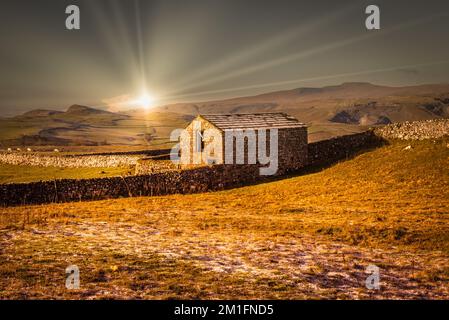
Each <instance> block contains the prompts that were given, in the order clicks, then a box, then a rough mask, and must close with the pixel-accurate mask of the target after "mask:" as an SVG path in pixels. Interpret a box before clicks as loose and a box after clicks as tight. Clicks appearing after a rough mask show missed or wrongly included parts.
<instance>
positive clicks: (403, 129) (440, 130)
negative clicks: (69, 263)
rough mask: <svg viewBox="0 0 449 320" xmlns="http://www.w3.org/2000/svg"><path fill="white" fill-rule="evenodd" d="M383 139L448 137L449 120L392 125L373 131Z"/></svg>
mask: <svg viewBox="0 0 449 320" xmlns="http://www.w3.org/2000/svg"><path fill="white" fill-rule="evenodd" d="M375 133H376V135H378V136H380V137H383V138H385V139H400V140H425V139H438V138H441V137H444V136H449V119H435V120H427V121H413V122H402V123H393V124H390V125H388V126H384V127H381V128H377V129H375Z"/></svg>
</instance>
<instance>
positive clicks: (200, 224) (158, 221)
mask: <svg viewBox="0 0 449 320" xmlns="http://www.w3.org/2000/svg"><path fill="white" fill-rule="evenodd" d="M447 143H448V141H437V142H435V143H434V142H412V143H406V142H400V143H394V144H393V145H390V146H386V147H383V148H380V149H378V150H374V151H371V152H368V153H365V154H362V155H360V156H358V157H356V158H355V159H352V160H349V161H346V162H341V163H339V164H337V165H335V166H333V167H331V168H328V169H325V170H323V171H321V172H318V173H314V174H308V175H304V176H298V177H291V178H289V179H285V180H280V181H275V182H270V183H265V184H260V185H256V186H248V187H244V188H239V189H234V190H229V191H223V192H216V193H206V194H197V195H173V196H165V197H153V198H148V197H142V198H131V199H118V200H110V201H99V202H89V203H71V204H58V205H56V204H55V205H48V206H32V207H21V208H5V209H1V211H0V213H1V214H0V218H1V220H0V226H1V227H0V242H1V246H0V248H2V249H1V251H0V252H1V255H0V262H1V263H0V297H25V298H27V297H28V298H35V297H66V298H75V297H76V298H100V297H101V298H105V297H116V298H124V297H126V298H423V297H433V298H446V299H447V298H448V297H449V287H448V286H447V283H448V280H449V269H448V265H449V219H448V218H449V216H448V215H449V171H448V168H449V148H448V147H447ZM409 144H411V145H412V146H413V148H412V149H411V150H404V147H406V146H407V145H409ZM69 264H77V265H78V266H79V267H80V269H81V281H82V288H81V289H80V290H77V291H74V292H70V291H67V290H65V289H64V287H63V283H64V281H65V280H64V279H65V278H64V269H65V267H67V266H68V265H69ZM369 264H375V265H377V266H379V267H380V268H381V290H380V291H369V290H367V289H365V287H364V280H365V279H366V276H367V275H366V273H365V268H366V267H367V265H369Z"/></svg>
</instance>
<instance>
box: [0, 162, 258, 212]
mask: <svg viewBox="0 0 449 320" xmlns="http://www.w3.org/2000/svg"><path fill="white" fill-rule="evenodd" d="M257 179H259V169H258V168H257V167H254V166H250V165H248V166H247V165H245V166H235V167H234V166H230V165H215V166H208V167H201V168H197V169H191V170H178V171H170V172H164V173H155V174H150V175H141V176H127V177H113V178H98V179H85V180H75V179H63V180H55V181H42V182H33V183H13V184H3V185H0V205H1V206H17V205H25V204H43V203H52V202H71V201H87V200H104V199H111V198H121V197H132V196H156V195H167V194H174V193H181V194H186V193H196V192H205V191H216V190H223V189H226V188H231V187H237V186H241V185H243V184H246V183H251V182H254V181H256V180H257Z"/></svg>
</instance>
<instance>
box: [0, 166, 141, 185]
mask: <svg viewBox="0 0 449 320" xmlns="http://www.w3.org/2000/svg"><path fill="white" fill-rule="evenodd" d="M133 172H134V168H131V167H111V168H59V167H38V166H17V165H11V164H4V163H0V183H21V182H35V181H41V180H42V181H45V180H54V179H89V178H103V177H114V176H120V175H128V174H132V173H133Z"/></svg>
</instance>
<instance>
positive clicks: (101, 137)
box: [0, 83, 449, 147]
mask: <svg viewBox="0 0 449 320" xmlns="http://www.w3.org/2000/svg"><path fill="white" fill-rule="evenodd" d="M278 111H282V112H286V113H289V114H291V115H293V116H295V117H296V118H298V119H299V120H300V121H302V122H306V123H307V124H308V125H309V126H310V127H309V139H310V141H316V140H321V139H326V138H329V137H332V136H338V135H344V134H351V133H355V132H360V131H362V130H364V129H366V128H367V127H369V126H372V125H383V124H388V123H392V122H402V121H414V120H428V119H435V118H448V117H449V85H443V84H441V85H421V86H411V87H387V86H378V85H373V84H370V83H344V84H341V85H337V86H327V87H323V88H298V89H293V90H284V91H278V92H271V93H266V94H261V95H257V96H251V97H240V98H233V99H227V100H221V101H210V102H200V103H179V104H172V105H166V106H160V107H155V108H153V109H152V110H151V111H149V112H147V111H144V110H130V111H124V112H121V113H113V112H108V111H104V110H98V109H95V108H90V107H86V106H79V105H74V106H71V107H70V108H69V109H68V110H67V111H65V112H60V111H52V110H40V109H38V110H34V111H30V112H27V113H25V114H23V115H20V116H16V117H14V118H4V119H1V118H0V143H1V144H2V145H3V146H4V147H6V146H10V145H90V146H96V145H122V146H125V145H127V146H130V145H142V146H148V145H151V146H154V145H161V144H165V143H167V141H168V137H169V135H170V132H171V131H172V130H173V129H176V128H183V127H185V125H186V124H187V123H188V122H189V121H190V120H191V119H192V118H193V117H194V116H195V115H197V114H200V113H252V112H278Z"/></svg>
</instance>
